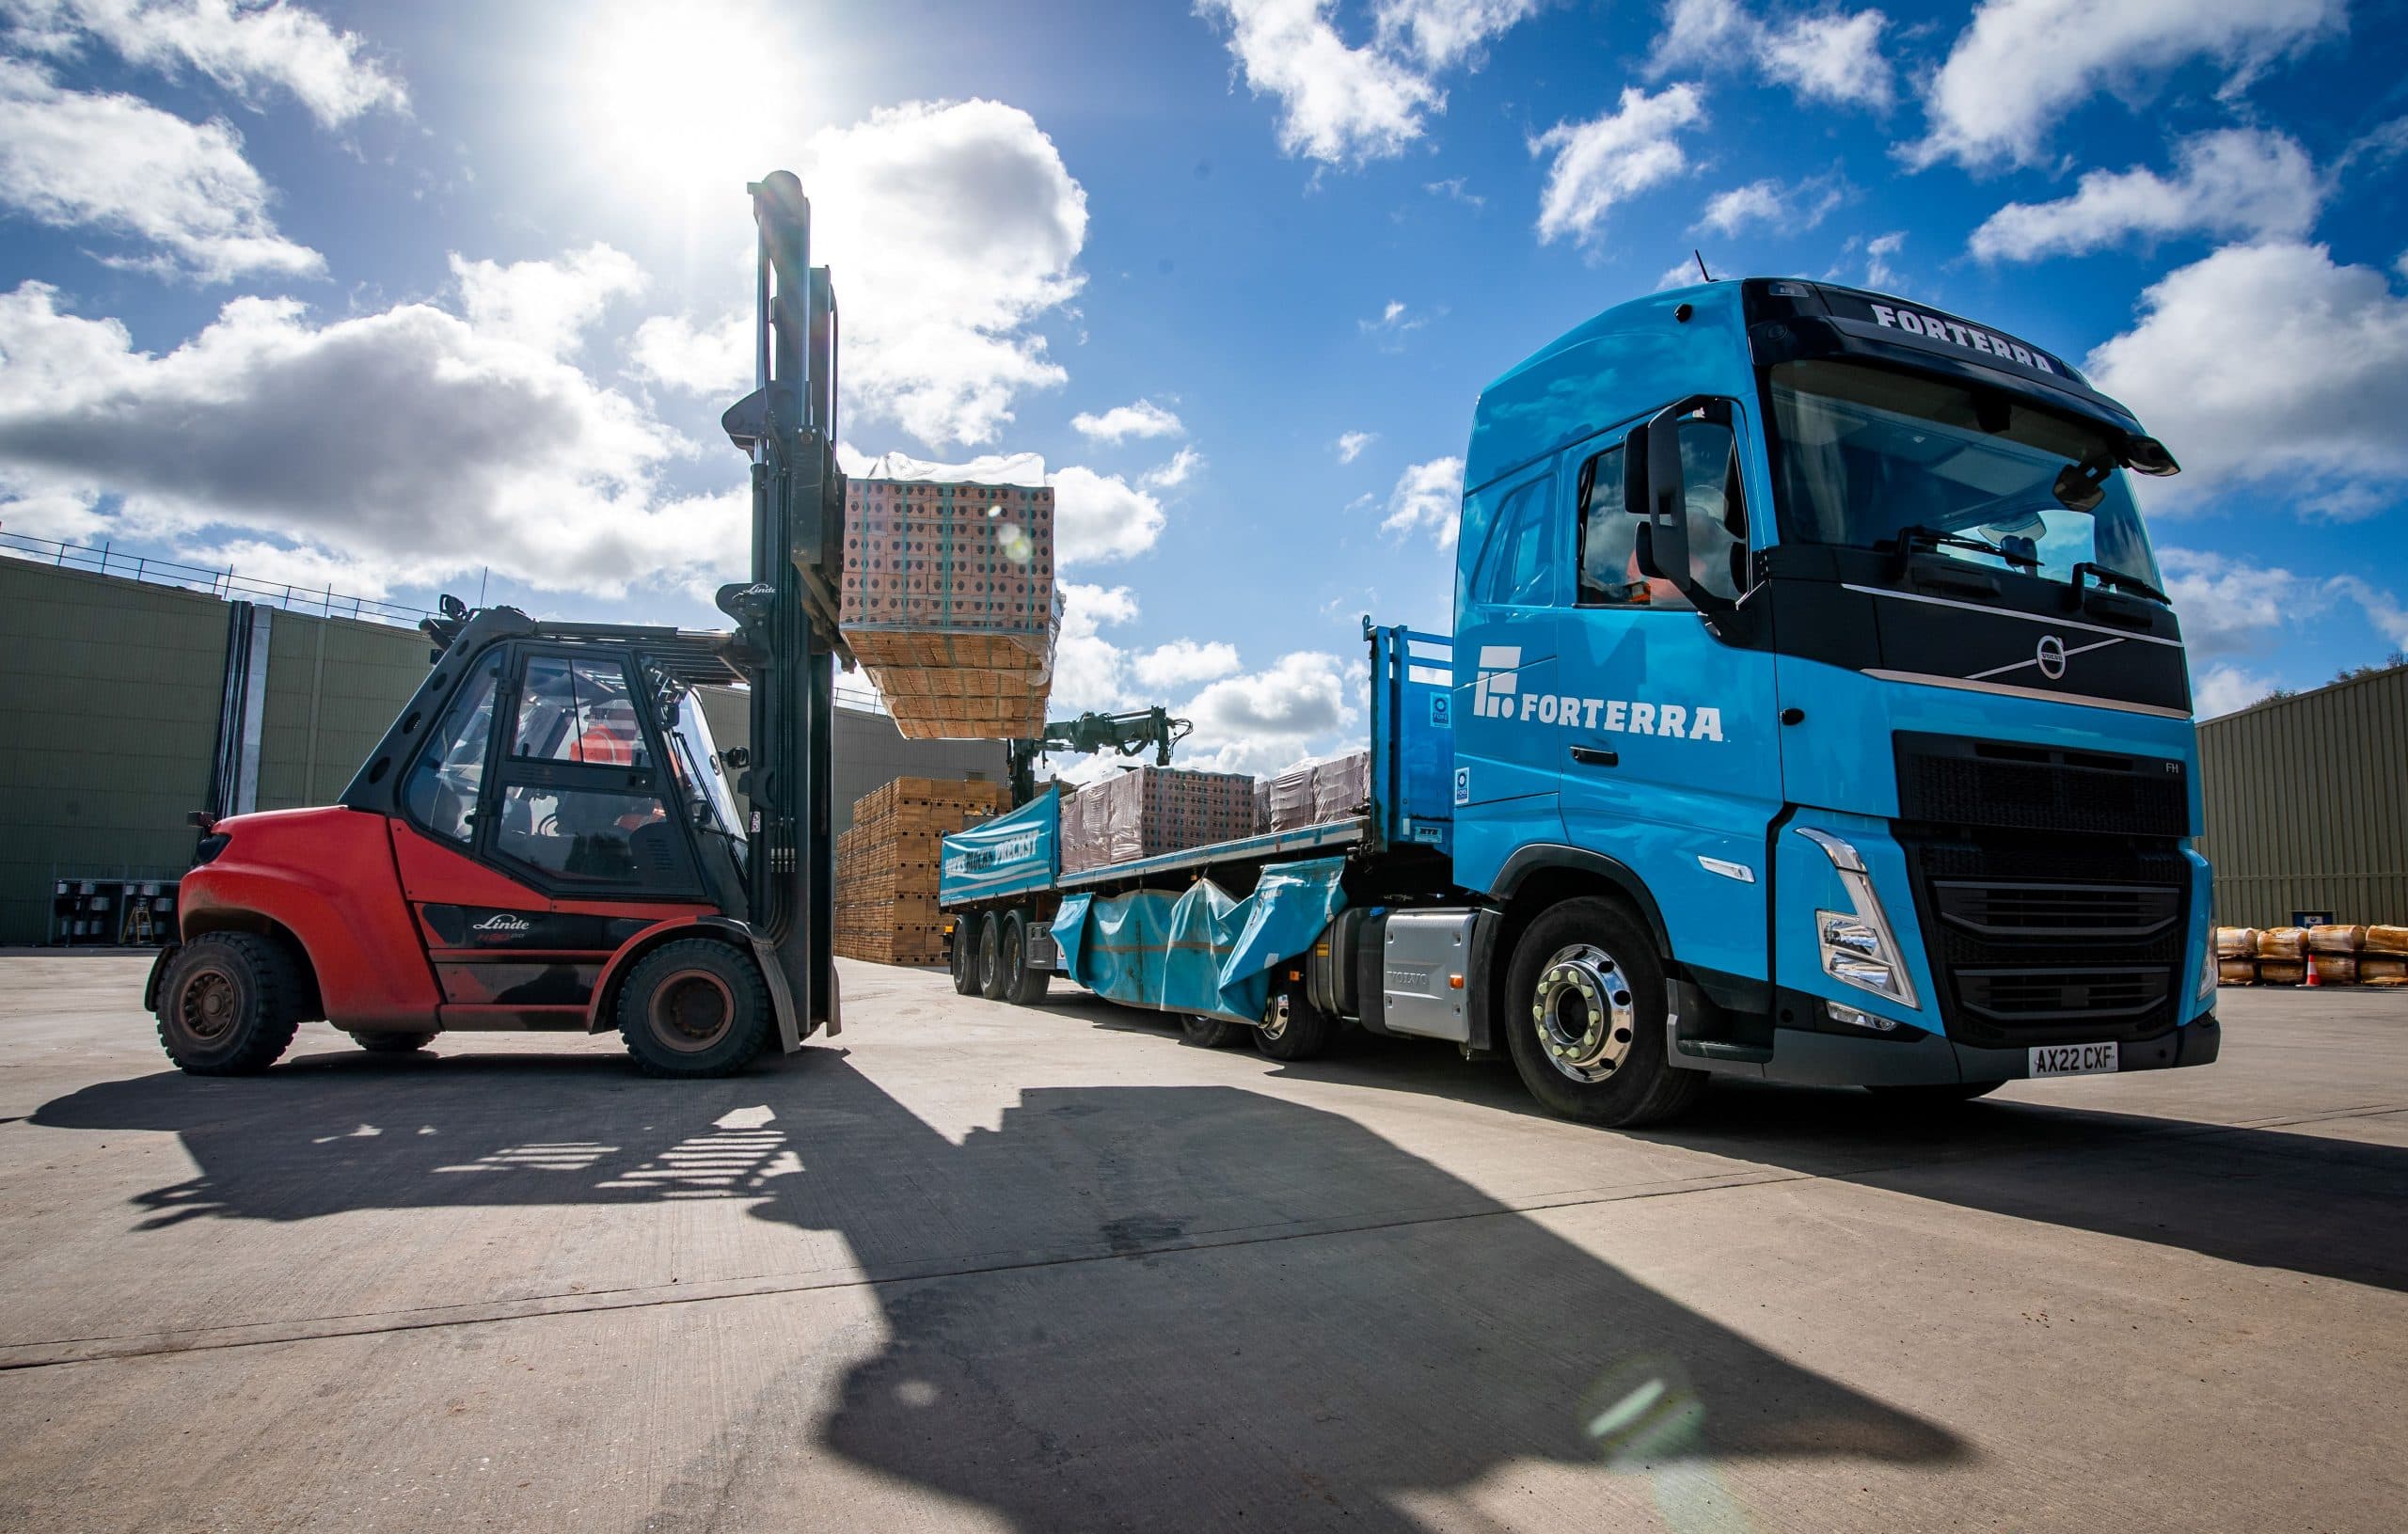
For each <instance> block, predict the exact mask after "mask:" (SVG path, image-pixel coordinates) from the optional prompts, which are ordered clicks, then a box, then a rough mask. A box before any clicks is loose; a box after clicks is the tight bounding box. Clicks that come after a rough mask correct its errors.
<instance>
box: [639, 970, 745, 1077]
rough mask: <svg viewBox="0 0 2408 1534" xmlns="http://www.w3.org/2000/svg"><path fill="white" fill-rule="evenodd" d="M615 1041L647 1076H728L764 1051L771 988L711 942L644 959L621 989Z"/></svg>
mask: <svg viewBox="0 0 2408 1534" xmlns="http://www.w3.org/2000/svg"><path fill="white" fill-rule="evenodd" d="M618 1014H619V1036H620V1037H621V1038H622V1039H624V1040H625V1041H626V1046H627V1052H628V1053H629V1054H631V1055H633V1056H634V1057H635V1062H636V1068H637V1069H639V1070H641V1071H642V1072H643V1073H644V1074H645V1075H647V1076H733V1075H735V1074H736V1073H737V1071H739V1070H742V1069H743V1068H744V1067H746V1066H748V1065H751V1064H752V1063H753V1057H754V1056H755V1055H758V1054H759V1053H760V1052H762V1051H764V1050H766V1049H768V1047H769V1039H770V1036H771V1035H772V1033H773V1032H774V1030H775V1027H776V1024H775V1022H774V1021H773V1020H772V1019H771V1016H770V1011H769V988H768V986H766V985H764V984H763V983H762V981H761V972H760V971H759V970H757V969H755V968H753V960H752V958H751V957H748V956H747V955H744V954H740V953H738V952H737V951H736V950H735V949H734V948H732V947H730V946H728V945H727V944H726V943H723V942H721V941H718V940H717V939H715V938H685V939H681V940H680V941H676V942H671V943H663V944H662V945H661V946H660V947H658V948H656V949H654V950H653V951H652V952H651V953H649V954H646V955H645V956H644V957H642V959H641V960H639V961H638V962H637V964H636V967H635V969H634V970H633V971H632V972H630V973H629V974H628V975H627V980H626V985H624V986H622V987H620V988H619V1004H618Z"/></svg>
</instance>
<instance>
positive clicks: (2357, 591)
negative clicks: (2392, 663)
mask: <svg viewBox="0 0 2408 1534" xmlns="http://www.w3.org/2000/svg"><path fill="white" fill-rule="evenodd" d="M2330 584H2331V585H2332V587H2333V589H2334V590H2335V591H2337V592H2339V593H2341V594H2342V595H2344V596H2346V597H2348V598H2349V599H2350V600H2351V601H2353V602H2355V603H2356V604H2357V605H2358V607H2359V609H2360V610H2361V611H2363V612H2364V613H2365V614H2366V619H2367V622H2368V623H2369V624H2372V625H2374V626H2375V627H2376V628H2377V629H2379V630H2381V631H2382V633H2383V637H2384V639H2387V640H2390V641H2391V644H2392V648H2393V649H2395V650H2408V605H2402V604H2401V602H2400V599H2399V598H2398V597H2396V596H2394V595H2392V594H2391V593H2389V592H2386V591H2383V590H2380V589H2379V588H2377V587H2374V586H2371V585H2369V584H2368V583H2367V582H2366V581H2364V580H2362V579H2360V578H2359V577H2356V576H2335V577H2333V579H2332V581H2331V582H2330Z"/></svg>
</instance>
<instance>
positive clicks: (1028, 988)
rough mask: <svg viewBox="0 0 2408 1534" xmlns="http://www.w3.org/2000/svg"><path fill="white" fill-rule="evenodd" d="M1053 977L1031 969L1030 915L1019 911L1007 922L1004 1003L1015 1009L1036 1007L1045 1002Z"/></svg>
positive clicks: (1010, 916)
mask: <svg viewBox="0 0 2408 1534" xmlns="http://www.w3.org/2000/svg"><path fill="white" fill-rule="evenodd" d="M1053 980H1054V976H1053V975H1052V974H1051V973H1047V972H1046V971H1044V970H1032V969H1030V968H1029V967H1028V912H1026V911H1024V910H1016V911H1013V912H1011V913H1010V914H1009V915H1007V916H1006V917H1005V918H1004V1000H1006V1001H1007V1002H1009V1003H1011V1004H1013V1005H1014V1006H1035V1005H1036V1004H1038V1003H1039V1002H1041V1001H1043V1000H1045V988H1046V987H1047V986H1049V985H1051V984H1052V983H1053Z"/></svg>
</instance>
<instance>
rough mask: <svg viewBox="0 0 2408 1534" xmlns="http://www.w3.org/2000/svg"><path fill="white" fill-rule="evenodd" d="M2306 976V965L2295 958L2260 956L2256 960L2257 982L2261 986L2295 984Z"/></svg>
mask: <svg viewBox="0 0 2408 1534" xmlns="http://www.w3.org/2000/svg"><path fill="white" fill-rule="evenodd" d="M2306 978H2307V966H2306V965H2305V963H2303V962H2301V961H2300V960H2298V959H2295V958H2261V959H2259V960H2258V961H2257V983H2258V984H2259V985H2261V986H2296V985H2298V984H2299V983H2300V982H2301V981H2303V980H2305V979H2306Z"/></svg>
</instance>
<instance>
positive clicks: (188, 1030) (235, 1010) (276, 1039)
mask: <svg viewBox="0 0 2408 1534" xmlns="http://www.w3.org/2000/svg"><path fill="white" fill-rule="evenodd" d="M308 990H309V981H308V979H307V977H306V976H304V975H303V974H302V973H301V966H300V965H299V964H297V963H295V962H294V960H293V955H292V953H291V952H290V951H289V950H288V949H286V948H285V946H284V945H283V944H282V943H280V942H277V941H275V940H274V939H271V938H264V937H261V936H260V935H259V934H257V933H253V932H204V933H202V934H201V935H200V936H199V937H198V938H195V939H193V940H192V941H190V942H188V943H186V944H184V946H183V948H182V951H181V952H179V953H178V954H177V955H176V957H175V958H174V960H173V961H172V962H171V963H170V964H169V965H168V966H167V973H166V976H165V977H164V978H163V979H162V980H161V982H160V985H159V1012H158V1017H159V1047H160V1048H161V1049H163V1050H165V1051H166V1052H167V1058H168V1059H170V1060H173V1061H174V1062H175V1063H176V1068H178V1069H179V1070H182V1071H185V1072H188V1073H189V1074H191V1075H195V1076H251V1075H256V1074H258V1073H259V1072H261V1071H262V1070H265V1069H266V1068H267V1067H270V1066H272V1065H274V1064H276V1062H277V1057H278V1056H279V1055H281V1054H283V1053H284V1052H285V1050H286V1048H287V1047H288V1046H290V1045H291V1044H292V1042H293V1032H294V1031H295V1030H296V1029H298V1028H299V1027H300V1025H301V1008H302V1006H303V1004H304V998H305V996H306V994H307V992H308Z"/></svg>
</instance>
